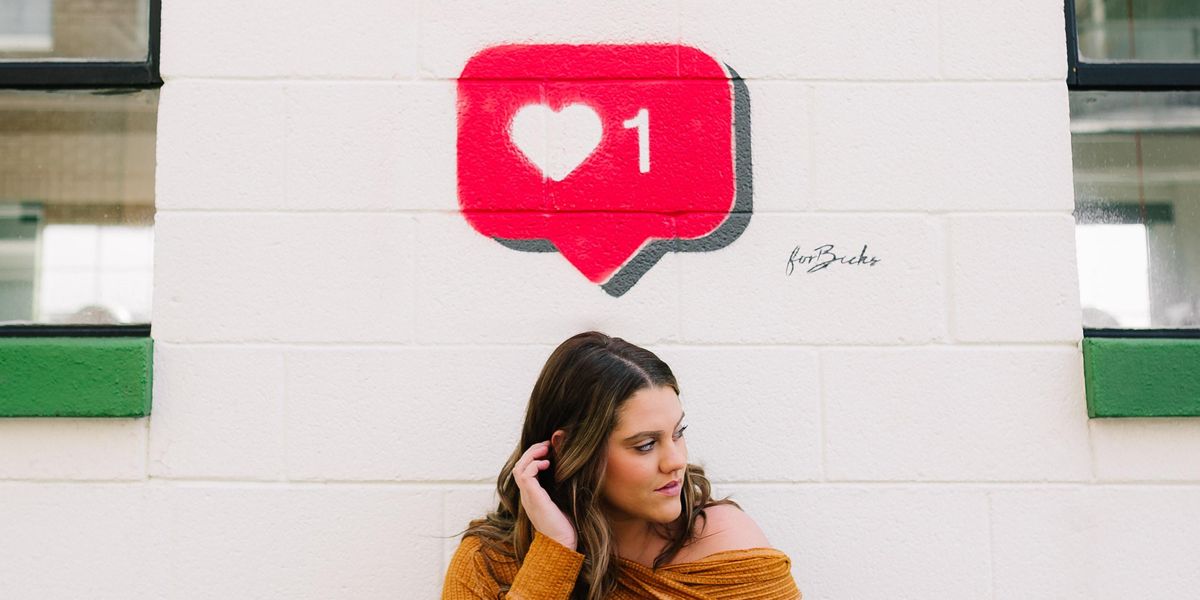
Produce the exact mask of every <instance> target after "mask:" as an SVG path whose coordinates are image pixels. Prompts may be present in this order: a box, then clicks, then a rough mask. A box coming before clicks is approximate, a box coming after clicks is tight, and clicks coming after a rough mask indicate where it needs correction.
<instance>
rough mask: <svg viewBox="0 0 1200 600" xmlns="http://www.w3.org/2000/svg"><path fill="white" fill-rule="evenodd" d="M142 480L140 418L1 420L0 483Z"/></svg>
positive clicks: (142, 430)
mask: <svg viewBox="0 0 1200 600" xmlns="http://www.w3.org/2000/svg"><path fill="white" fill-rule="evenodd" d="M145 477H146V420H145V419H42V418H38V419H0V479H85V480H86V479H93V480H133V479H144V478H145ZM0 504H2V502H0ZM0 539H3V537H0Z"/></svg>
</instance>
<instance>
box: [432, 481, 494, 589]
mask: <svg viewBox="0 0 1200 600" xmlns="http://www.w3.org/2000/svg"><path fill="white" fill-rule="evenodd" d="M497 472H499V469H498V468H497ZM442 497H443V498H444V500H445V508H444V511H443V517H442V535H443V538H444V539H443V546H442V573H443V574H444V573H445V572H446V568H447V567H449V566H450V559H452V558H454V552H455V550H458V545H459V543H460V542H461V541H462V532H463V530H465V529H466V528H467V524H468V523H470V522H471V521H473V520H475V519H479V518H482V517H483V516H484V515H486V514H487V513H488V512H491V511H493V510H496V505H497V504H498V503H499V499H498V498H497V497H496V486H495V483H492V484H491V485H473V486H470V487H454V488H452V489H449V490H446V492H445V493H444V494H443V496H442Z"/></svg>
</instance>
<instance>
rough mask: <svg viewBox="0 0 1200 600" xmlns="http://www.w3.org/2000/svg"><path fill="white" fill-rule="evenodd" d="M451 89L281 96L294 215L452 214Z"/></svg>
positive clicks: (311, 89)
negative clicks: (403, 211)
mask: <svg viewBox="0 0 1200 600" xmlns="http://www.w3.org/2000/svg"><path fill="white" fill-rule="evenodd" d="M455 94H456V91H455V88H454V85H453V84H452V83H449V82H436V83H434V82H430V83H410V84H388V83H345V82H342V83H329V82H320V83H317V82H313V83H296V84H292V85H289V86H288V87H287V88H286V96H287V115H288V124H287V135H286V138H287V144H286V147H287V166H286V168H285V170H284V173H285V182H286V186H287V193H286V196H285V198H284V203H285V204H286V206H287V207H288V208H292V209H300V210H343V209H367V210H396V209H411V208H432V209H440V210H458V199H457V192H456V190H455V180H456V179H455V178H456V173H455V115H456V112H455V102H456V98H455Z"/></svg>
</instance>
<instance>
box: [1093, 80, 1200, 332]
mask: <svg viewBox="0 0 1200 600" xmlns="http://www.w3.org/2000/svg"><path fill="white" fill-rule="evenodd" d="M1070 99H1071V146H1072V157H1073V163H1074V178H1075V216H1076V222H1077V223H1078V227H1077V229H1076V232H1077V233H1076V238H1077V241H1078V243H1079V266H1080V286H1081V289H1080V293H1081V301H1082V303H1083V306H1084V307H1085V308H1086V309H1087V310H1085V315H1084V326H1085V327H1122V328H1141V327H1152V328H1196V327H1200V302H1198V301H1197V299H1200V94H1197V93H1193V92H1071V95H1070ZM1101 226H1110V227H1101ZM1085 286H1086V289H1085ZM1113 320H1115V321H1116V324H1113V322H1112V321H1113Z"/></svg>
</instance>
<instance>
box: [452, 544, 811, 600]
mask: <svg viewBox="0 0 1200 600" xmlns="http://www.w3.org/2000/svg"><path fill="white" fill-rule="evenodd" d="M485 552H486V550H485V549H484V548H483V547H482V542H481V541H480V539H479V538H478V537H475V536H469V537H466V538H464V539H463V541H462V543H460V544H459V546H458V550H457V551H456V552H455V553H454V558H453V559H452V560H451V561H450V568H449V569H448V570H447V571H446V581H445V585H444V586H443V588H442V600H480V599H485V598H486V599H487V600H494V599H495V598H496V594H497V593H498V591H499V589H500V586H501V585H502V584H511V586H512V587H511V588H510V589H509V591H508V594H507V596H505V597H506V598H507V599H508V600H567V599H568V598H570V597H571V591H572V590H573V589H574V587H575V579H576V577H578V576H579V569H580V568H581V567H582V566H583V555H582V554H580V553H578V552H575V551H573V550H570V549H568V548H566V547H565V546H563V545H562V544H559V543H558V542H556V541H554V540H552V539H550V538H548V537H546V536H544V535H542V534H541V532H538V531H535V532H534V536H533V544H532V545H531V546H530V547H529V553H528V554H526V555H525V561H524V562H523V563H522V564H521V565H519V566H518V565H517V563H516V561H514V560H511V559H503V558H497V557H491V561H490V562H491V567H492V571H494V572H495V578H493V577H492V575H491V574H490V573H489V571H488V563H489V558H488V557H487V556H485ZM619 563H620V564H619V565H618V572H617V583H618V585H617V589H616V590H615V591H614V592H613V594H612V595H611V596H610V598H611V599H612V600H635V599H641V598H661V599H673V600H674V599H684V600H797V599H799V598H800V591H799V590H798V589H797V588H796V582H795V581H794V580H793V579H792V574H791V560H789V559H788V557H787V555H786V554H784V553H783V552H780V551H779V550H775V549H773V548H750V549H746V550H727V551H724V552H718V553H716V554H712V555H710V556H706V557H705V558H703V559H701V560H698V561H692V562H686V563H678V564H673V565H667V566H664V567H660V568H658V569H651V568H650V567H647V566H644V565H641V564H638V563H635V562H633V561H629V560H625V559H619Z"/></svg>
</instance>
